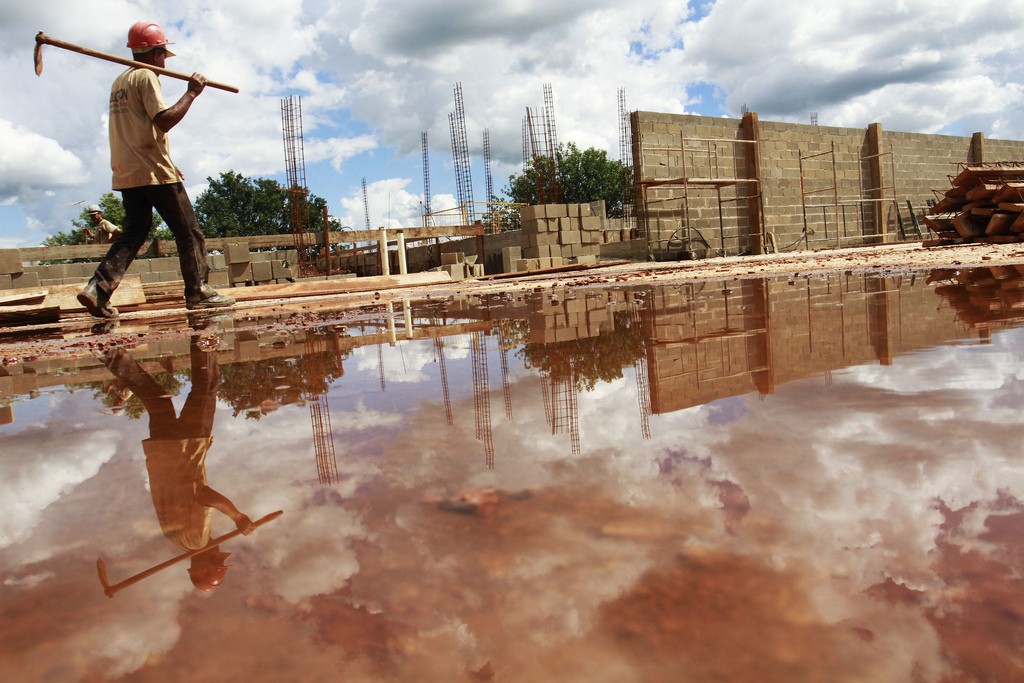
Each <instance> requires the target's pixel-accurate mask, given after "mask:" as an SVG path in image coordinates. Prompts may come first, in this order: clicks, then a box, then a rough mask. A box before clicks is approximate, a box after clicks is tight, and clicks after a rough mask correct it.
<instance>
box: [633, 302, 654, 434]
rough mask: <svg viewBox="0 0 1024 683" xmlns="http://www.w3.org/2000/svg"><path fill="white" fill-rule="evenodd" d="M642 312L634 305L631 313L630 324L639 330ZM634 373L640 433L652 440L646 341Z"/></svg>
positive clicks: (637, 359)
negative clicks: (638, 406)
mask: <svg viewBox="0 0 1024 683" xmlns="http://www.w3.org/2000/svg"><path fill="white" fill-rule="evenodd" d="M641 316H642V312H641V310H640V306H639V305H634V306H633V308H632V310H631V311H630V324H632V325H636V326H637V328H640V326H641V325H642V324H643V318H642V317H641ZM633 371H634V373H635V374H636V394H637V401H638V402H639V404H640V433H641V434H642V435H643V437H644V438H645V439H649V438H651V425H650V417H651V383H650V376H649V375H648V374H647V343H646V340H645V341H644V348H643V350H642V352H641V353H640V355H639V356H637V358H636V360H634V361H633Z"/></svg>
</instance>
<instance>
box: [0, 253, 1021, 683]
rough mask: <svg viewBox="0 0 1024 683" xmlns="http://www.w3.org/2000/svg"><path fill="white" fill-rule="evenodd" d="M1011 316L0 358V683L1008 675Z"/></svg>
mask: <svg viewBox="0 0 1024 683" xmlns="http://www.w3.org/2000/svg"><path fill="white" fill-rule="evenodd" d="M1022 292H1024V281H1022V280H1021V279H1020V278H1019V275H1018V274H1017V273H1016V271H1015V270H1013V269H996V268H993V269H977V270H970V271H944V272H935V273H920V274H917V275H902V276H899V277H871V276H866V275H861V274H843V275H840V274H836V275H832V276H827V277H826V276H821V277H814V278H780V279H770V280H756V279H751V280H733V281H728V282H707V283H702V284H701V283H687V284H684V285H678V286H659V287H630V288H620V289H584V288H581V289H578V290H575V291H567V290H558V291H557V292H537V293H530V294H529V295H500V296H490V297H487V298H469V297H467V298H464V299H460V298H454V299H448V300H443V301H438V300H430V301H409V302H404V303H397V304H391V305H389V306H377V307H375V308H373V309H368V310H367V311H365V312H364V313H363V314H362V315H360V316H358V317H357V318H358V322H352V323H351V324H345V323H339V322H338V318H335V319H334V320H333V321H332V322H331V323H330V324H325V325H322V326H315V325H314V326H311V327H308V328H305V329H298V330H297V329H295V328H294V327H292V328H289V327H287V326H275V325H273V324H272V323H273V321H263V322H264V323H266V324H264V325H262V326H259V327H254V326H251V325H248V324H245V323H244V321H242V320H236V319H233V318H230V317H222V318H213V319H211V320H210V321H209V323H208V324H207V325H206V327H205V328H204V329H202V330H201V331H200V332H199V333H198V334H197V335H195V336H194V337H192V338H190V339H189V338H184V339H180V340H165V341H161V342H155V343H151V344H147V343H132V344H130V345H124V346H120V345H116V344H115V345H112V346H109V347H107V348H104V349H103V350H100V351H98V352H96V353H93V354H87V355H86V356H82V357H79V358H77V359H73V360H66V361H55V360H37V361H26V362H20V363H17V364H15V365H9V366H4V367H3V372H2V373H0V417H2V420H0V422H2V424H0V548H2V553H0V576H2V578H3V583H2V586H0V617H2V619H0V659H2V661H3V662H4V669H5V670H6V671H7V672H8V673H7V674H6V675H5V677H6V678H9V680H33V681H72V680H92V681H98V680H137V681H164V680H168V681H169V680H174V681H178V680H182V679H187V680H190V681H213V680H250V681H269V680H273V681H280V680H293V681H307V680H309V681H312V680H351V681H414V680H415V681H480V680H494V681H598V682H600V681H616V682H621V681H638V682H639V681H644V682H646V681H730V682H732V681H748V680H749V681H753V680H757V681H808V682H810V681H814V682H819V681H910V680H915V681H967V680H991V681H1011V680H1015V677H1016V676H1017V675H1018V671H1019V668H1018V667H1019V645H1020V642H1021V640H1022V638H1024V598H1021V597H1020V596H1021V595H1024V591H1022V590H1021V589H1022V588H1024V585H1022V580H1021V578H1020V577H1021V575H1022V572H1024V455H1021V449H1020V444H1021V443H1022V441H1024V418H1022V417H1021V410H1020V408H1021V397H1022V396H1024V381H1022V377H1024V350H1022V349H1024V331H1022V329H1021V327H1020V325H1021V320H1022V319H1024V317H1022V314H1021V311H1022V310H1024V296H1022V294H1021V293H1022ZM355 319H356V318H353V321H354V320H355ZM278 511H280V514H278Z"/></svg>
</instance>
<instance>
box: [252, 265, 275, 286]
mask: <svg viewBox="0 0 1024 683" xmlns="http://www.w3.org/2000/svg"><path fill="white" fill-rule="evenodd" d="M251 265H252V280H253V282H257V283H259V282H266V281H267V280H270V279H271V278H273V268H272V267H271V262H270V261H253V263H252V264H251Z"/></svg>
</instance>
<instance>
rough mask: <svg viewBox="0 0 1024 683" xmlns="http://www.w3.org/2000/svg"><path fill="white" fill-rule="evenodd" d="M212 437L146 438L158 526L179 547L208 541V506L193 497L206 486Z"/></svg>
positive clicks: (195, 546) (194, 547)
mask: <svg viewBox="0 0 1024 683" xmlns="http://www.w3.org/2000/svg"><path fill="white" fill-rule="evenodd" d="M212 443H213V437H207V438H192V439H146V440H144V441H143V442H142V450H143V452H144V453H145V454H146V469H147V470H148V472H149V492H150V495H152V496H153V507H154V509H155V510H156V518H157V520H158V521H159V522H160V529H161V530H162V531H163V532H164V536H166V537H167V540H169V541H171V542H172V543H174V545H176V546H178V547H179V548H181V549H182V550H197V549H199V548H202V547H204V546H206V544H207V543H209V542H210V523H211V521H212V520H211V516H212V512H213V511H212V509H211V508H208V507H206V506H204V505H201V504H200V503H199V502H198V501H197V500H196V494H197V493H198V492H199V489H200V488H202V487H203V486H205V485H206V453H207V451H209V450H210V444H212Z"/></svg>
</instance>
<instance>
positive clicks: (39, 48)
mask: <svg viewBox="0 0 1024 683" xmlns="http://www.w3.org/2000/svg"><path fill="white" fill-rule="evenodd" d="M43 45H53V46H54V47H59V48H61V49H62V50H70V51H71V52H77V53H78V54H80V55H86V56H87V57H95V58H96V59H105V60H106V61H108V62H114V63H115V64H123V65H124V66H134V67H136V68H138V69H149V70H150V71H155V72H156V73H158V74H160V75H161V76H170V77H171V78H177V79H179V80H182V81H187V80H189V79H190V78H192V76H191V75H189V74H183V73H180V72H178V71H171V70H170V69H164V68H163V67H159V66H154V65H153V64H146V63H145V62H136V61H135V60H134V59H126V58H124V57H117V56H115V55H108V54H107V53H105V52H97V51H96V50H90V49H89V48H87V47H81V46H80V45H73V44H71V43H65V42H64V41H63V40H57V39H56V38H51V37H50V36H48V35H46V34H44V33H43V32H42V31H40V32H39V33H37V34H36V49H35V53H34V55H33V57H34V59H35V63H36V76H41V75H42V73H43ZM206 85H208V86H210V87H211V88H218V89H219V90H227V91H228V92H238V88H236V87H235V86H233V85H225V84H224V83H217V82H216V81H206Z"/></svg>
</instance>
